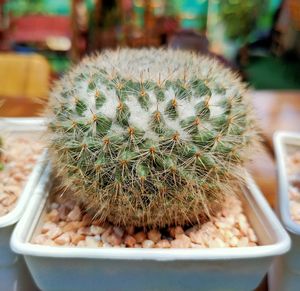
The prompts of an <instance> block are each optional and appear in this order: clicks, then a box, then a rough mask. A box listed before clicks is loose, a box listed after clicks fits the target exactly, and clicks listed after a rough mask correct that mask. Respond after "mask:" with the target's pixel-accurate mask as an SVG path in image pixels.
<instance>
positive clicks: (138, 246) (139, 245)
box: [134, 244, 142, 249]
mask: <svg viewBox="0 0 300 291" xmlns="http://www.w3.org/2000/svg"><path fill="white" fill-rule="evenodd" d="M141 247H142V245H141V244H135V245H134V248H136V249H139V248H141Z"/></svg>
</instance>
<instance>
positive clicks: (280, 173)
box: [273, 131, 300, 235]
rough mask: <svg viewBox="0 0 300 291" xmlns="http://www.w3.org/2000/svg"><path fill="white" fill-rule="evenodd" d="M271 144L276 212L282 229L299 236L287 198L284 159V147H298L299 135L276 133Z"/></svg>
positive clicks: (298, 228)
mask: <svg viewBox="0 0 300 291" xmlns="http://www.w3.org/2000/svg"><path fill="white" fill-rule="evenodd" d="M273 143H274V147H275V154H276V160H277V177H278V181H279V187H278V194H277V195H278V202H279V203H278V212H279V216H280V218H281V220H282V223H283V224H284V227H285V228H286V229H287V230H288V231H289V232H291V233H293V234H295V235H300V224H299V223H297V222H295V221H294V220H293V219H292V217H291V213H290V208H289V197H288V188H289V182H288V174H287V171H286V164H285V157H286V146H289V145H290V146H299V150H300V133H299V132H289V131H277V132H275V133H274V135H273Z"/></svg>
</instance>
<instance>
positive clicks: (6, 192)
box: [0, 133, 43, 216]
mask: <svg viewBox="0 0 300 291" xmlns="http://www.w3.org/2000/svg"><path fill="white" fill-rule="evenodd" d="M1 135H2V133H1ZM2 138H3V141H4V148H3V150H2V151H1V153H2V154H1V163H3V164H4V169H3V170H0V216H3V215H6V214H7V213H9V212H10V211H11V210H12V209H13V208H14V207H15V205H16V203H17V201H18V198H19V195H20V194H21V193H22V189H23V187H24V184H25V182H26V180H27V178H28V176H29V175H30V173H31V171H32V169H33V167H34V166H35V164H36V161H37V158H38V157H39V155H40V154H41V152H42V150H43V145H42V143H40V142H39V141H38V140H37V135H35V134H33V133H22V134H20V133H18V134H15V133H13V134H9V135H7V136H6V135H4V136H3V135H2Z"/></svg>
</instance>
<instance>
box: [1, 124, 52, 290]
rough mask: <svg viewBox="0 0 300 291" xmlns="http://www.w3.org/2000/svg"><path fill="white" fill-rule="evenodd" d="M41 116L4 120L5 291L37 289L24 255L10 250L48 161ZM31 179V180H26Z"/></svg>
mask: <svg viewBox="0 0 300 291" xmlns="http://www.w3.org/2000/svg"><path fill="white" fill-rule="evenodd" d="M45 129H46V127H45V125H43V120H41V119H31V118H20V119H19V118H2V119H0V132H1V136H0V277H1V278H3V280H1V283H0V287H1V288H0V289H1V290H12V289H13V288H15V287H14V286H16V281H17V286H19V287H16V288H17V289H16V290H21V289H19V288H25V289H26V287H27V288H31V290H34V289H33V287H32V286H33V285H32V280H30V276H27V277H26V276H25V274H27V273H28V271H27V269H26V267H25V263H24V262H23V258H21V256H17V255H16V254H15V253H13V252H12V251H11V250H10V247H9V240H10V237H11V233H12V230H13V228H14V226H15V224H16V222H17V221H18V220H19V219H20V217H21V215H22V214H23V212H24V209H25V208H26V205H27V202H28V200H29V198H30V195H31V194H32V192H33V189H34V187H35V186H36V184H37V182H38V180H39V178H40V176H41V174H42V171H43V168H44V166H45V164H46V157H45V154H42V152H43V148H44V145H43V143H42V142H40V141H39V138H40V136H41V132H42V131H45ZM27 181H28V183H26V182H27Z"/></svg>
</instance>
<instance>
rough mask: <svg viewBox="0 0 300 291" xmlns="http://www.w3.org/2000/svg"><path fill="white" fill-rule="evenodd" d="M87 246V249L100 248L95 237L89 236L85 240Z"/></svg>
mask: <svg viewBox="0 0 300 291" xmlns="http://www.w3.org/2000/svg"><path fill="white" fill-rule="evenodd" d="M85 244H86V246H87V247H90V248H97V247H98V241H97V240H95V238H94V237H93V236H87V237H86V238H85Z"/></svg>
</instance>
